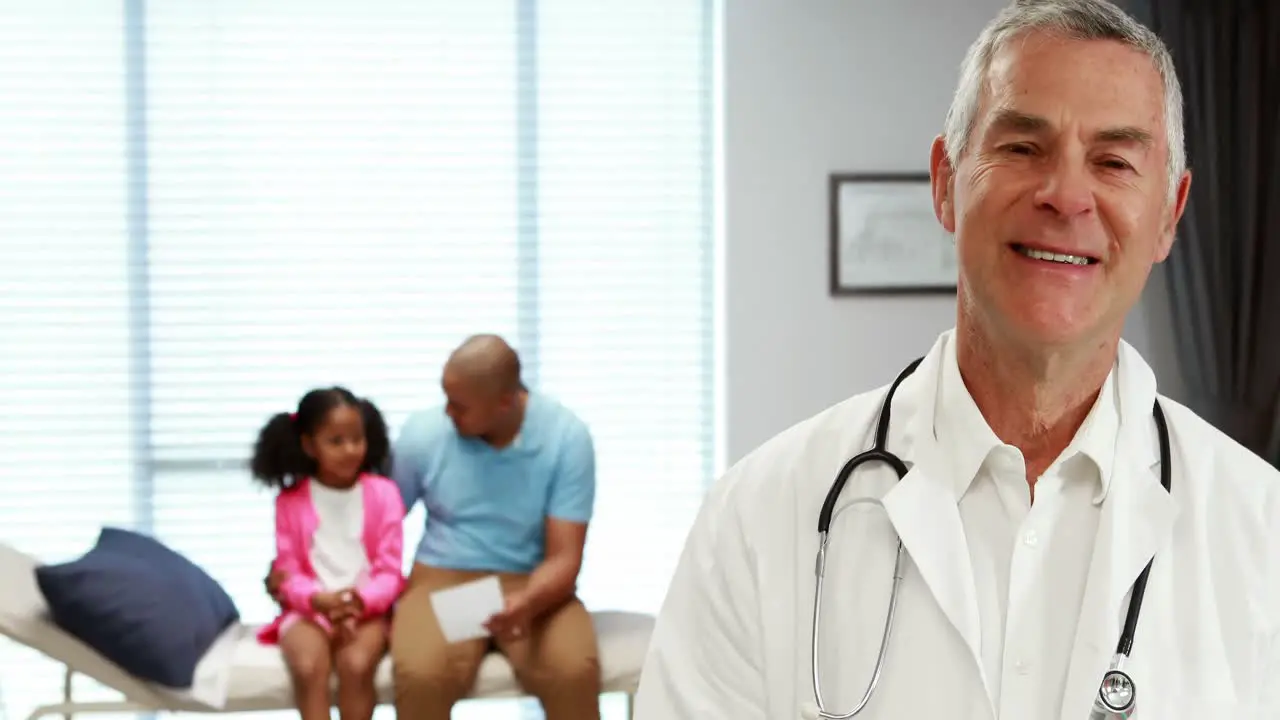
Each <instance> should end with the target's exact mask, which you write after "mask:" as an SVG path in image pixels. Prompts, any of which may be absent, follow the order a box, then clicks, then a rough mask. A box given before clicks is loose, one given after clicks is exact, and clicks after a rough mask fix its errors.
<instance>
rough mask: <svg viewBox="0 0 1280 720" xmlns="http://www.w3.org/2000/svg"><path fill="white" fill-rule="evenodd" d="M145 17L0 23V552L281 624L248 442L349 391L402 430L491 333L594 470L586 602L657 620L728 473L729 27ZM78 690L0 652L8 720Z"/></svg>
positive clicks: (683, 12) (209, 10)
mask: <svg viewBox="0 0 1280 720" xmlns="http://www.w3.org/2000/svg"><path fill="white" fill-rule="evenodd" d="M141 6H142V4H141V3H134V2H128V3H125V8H124V9H123V11H122V9H121V8H120V7H119V6H112V5H111V4H107V3H101V2H97V1H96V0H78V1H72V0H63V1H62V2H58V3H51V2H48V1H47V0H41V1H40V2H36V1H35V0H32V1H31V2H27V3H22V4H20V5H16V6H15V5H14V4H11V6H10V9H6V10H5V11H4V15H5V17H4V18H3V19H4V22H0V109H3V111H4V112H0V154H3V155H4V156H5V157H6V166H7V171H6V173H5V174H3V175H2V176H0V231H3V232H4V233H5V235H6V237H19V238H24V243H23V244H22V245H21V246H19V247H17V248H16V250H10V251H9V252H10V254H11V257H16V261H13V260H10V261H9V262H6V263H5V264H3V268H2V269H0V274H3V276H4V282H3V285H2V286H0V343H3V344H4V352H3V353H0V378H2V379H0V382H3V383H4V384H5V390H6V393H5V396H6V399H7V400H9V401H10V402H9V403H6V404H7V405H9V406H10V407H12V408H13V410H12V411H10V412H7V413H5V414H3V415H0V423H3V424H4V427H5V430H6V432H4V433H3V435H2V436H0V438H2V439H0V472H3V473H4V476H5V477H26V478H30V480H28V481H27V482H26V484H23V485H17V484H16V483H15V484H13V485H7V488H9V494H10V498H9V500H8V501H7V502H6V503H4V505H3V509H0V518H3V522H2V523H0V540H3V541H5V542H11V543H13V544H15V545H17V546H19V547H20V548H22V549H25V550H27V551H29V552H33V553H35V554H37V555H39V556H40V557H41V558H42V559H46V560H58V559H64V558H66V557H71V556H74V555H76V554H78V553H80V552H82V551H83V550H84V549H85V548H86V547H87V545H88V544H89V543H90V542H91V540H92V538H93V537H94V536H95V535H96V532H97V529H98V527H100V526H101V525H103V524H107V523H115V524H123V525H127V526H133V527H137V528H139V529H141V530H144V531H148V532H153V533H155V534H156V535H157V536H158V537H160V538H161V539H162V540H164V541H165V542H167V543H169V544H170V545H171V546H173V547H174V548H175V549H178V550H179V551H181V552H183V553H185V554H187V555H188V556H189V557H190V558H191V559H192V560H194V561H195V562H197V563H199V564H200V565H201V566H202V567H204V568H206V569H207V570H208V571H209V572H210V573H212V574H213V575H214V576H215V577H216V578H217V579H218V580H219V581H220V582H222V583H223V584H224V585H225V587H226V588H227V589H228V591H229V592H230V593H231V594H232V595H233V597H234V598H235V600H236V602H237V604H238V605H239V607H240V609H241V612H242V614H243V615H244V616H245V617H246V619H247V620H248V621H265V620H266V619H268V618H269V617H270V615H271V614H272V612H273V608H272V606H271V603H270V601H269V599H268V598H266V597H265V595H264V594H263V591H262V576H263V574H264V572H265V570H266V566H267V563H268V562H269V559H270V557H271V555H272V552H273V546H272V534H271V530H272V521H271V499H270V496H269V494H268V493H266V492H265V491H261V490H258V489H257V488H256V487H255V486H254V485H253V484H252V483H251V482H250V480H249V478H248V476H247V474H246V472H245V470H244V467H243V463H244V461H245V459H246V458H247V454H248V452H249V449H250V447H251V444H252V442H253V439H254V436H255V434H256V432H257V430H258V428H259V427H260V425H261V423H262V422H263V421H265V419H266V418H267V417H268V416H269V415H270V414H272V413H274V412H278V411H281V410H287V409H289V408H290V407H292V406H293V404H294V403H295V402H296V401H297V398H298V396H299V395H300V394H301V393H302V392H304V391H305V390H306V389H308V388H310V387H314V386H318V385H326V384H332V383H341V384H344V385H347V386H348V387H350V388H351V389H352V390H353V391H355V392H357V393H359V394H363V395H367V396H369V397H371V398H372V399H373V400H374V401H375V402H377V403H378V404H379V406H380V407H381V408H382V410H383V411H384V413H385V414H386V415H387V418H388V420H389V421H390V423H391V424H392V427H393V430H394V429H395V428H396V427H397V426H398V425H399V424H400V423H401V422H402V421H403V420H404V418H405V417H406V416H407V415H408V414H409V413H410V412H412V411H414V410H417V409H420V408H424V407H428V406H430V405H432V404H434V403H437V402H440V401H441V399H442V398H441V395H440V390H439V371H440V367H441V365H442V364H443V362H444V359H445V357H446V355H447V353H448V352H449V350H451V349H452V348H453V347H454V346H456V344H457V343H458V342H459V341H461V340H462V339H463V338H464V337H465V336H466V335H468V334H471V333H473V332H480V331H486V332H498V333H501V334H503V335H504V336H506V337H507V338H509V339H510V340H511V341H512V342H513V344H515V345H516V346H517V348H518V349H519V350H520V352H521V355H522V359H523V360H524V363H525V365H526V368H527V380H528V382H529V383H530V384H531V385H532V386H534V387H536V388H539V389H541V390H544V391H546V392H549V393H551V394H553V395H555V396H557V397H559V398H560V399H562V400H563V401H564V402H566V403H567V404H568V405H570V406H571V407H573V408H574V409H575V410H576V411H577V412H578V413H579V414H580V415H581V416H582V417H583V418H584V419H585V420H586V421H587V422H588V423H589V424H590V425H591V428H592V430H593V433H594V436H595V440H596V445H597V453H598V457H597V462H598V468H599V487H598V491H597V504H596V520H595V522H594V523H593V527H592V531H591V535H590V538H589V544H588V555H587V560H586V567H585V568H584V571H583V576H582V580H581V587H582V594H583V596H584V599H585V600H586V602H587V604H588V605H589V606H592V607H598V608H621V609H635V610H645V611H655V610H656V609H657V607H658V605H659V603H660V602H661V599H662V596H663V594H664V592H665V589H666V583H667V580H668V578H669V576H670V573H671V570H672V569H673V567H674V564H675V561H676V557H677V555H678V553H679V550H680V546H681V543H682V541H683V539H684V535H685V532H686V531H687V528H688V526H689V523H690V522H691V521H692V519H693V516H694V514H695V513H696V511H697V507H698V505H699V503H700V502H701V499H702V493H703V491H704V489H705V487H706V485H707V483H708V482H709V481H710V479H711V474H712V471H713V460H714V458H715V457H716V452H717V448H716V447H715V446H716V440H715V435H714V432H713V430H714V427H715V422H716V418H715V413H714V407H715V404H714V398H713V394H714V393H713V387H714V362H713V350H714V348H713V338H714V332H713V325H714V320H713V311H712V308H713V301H714V298H713V271H714V268H713V262H714V260H713V257H714V252H713V239H712V238H713V232H712V212H713V211H712V208H713V207H714V198H713V197H712V195H713V192H712V182H711V178H712V171H713V168H712V151H711V148H712V141H713V137H712V131H713V124H712V121H711V107H712V106H711V103H712V90H711V87H710V83H711V80H712V67H713V59H712V57H711V51H712V43H711V37H712V27H711V25H712V23H713V13H712V10H711V9H710V3H709V2H706V3H699V2H688V1H687V0H681V1H676V0H660V1H655V2H650V3H643V4H634V3H621V2H606V3H601V2H599V0H591V1H588V0H578V1H576V2H574V1H572V0H541V1H540V2H533V1H532V0H523V1H517V2H514V3H513V2H510V1H509V0H508V1H506V2H491V1H488V0H473V1H472V2H467V3H421V2H409V1H407V0H372V1H371V2H366V3H360V4H356V3H351V2H336V1H330V2H324V3H316V2H314V0H306V1H305V2H304V1H303V0H287V1H284V0H282V1H280V2H274V3H270V4H263V3H260V2H254V1H253V0H216V1H215V0H198V1H196V0H193V1H192V2H185V3H147V4H146V6H145V14H144V13H143V11H142V9H141ZM13 7H17V8H19V9H16V10H15V9H12V8H13ZM122 18H123V22H122ZM11 157H12V158H14V161H13V162H11V161H10V160H9V158H11ZM15 168H16V169H17V171H16V172H15V171H14V169H15ZM421 522H422V518H421V512H420V511H417V512H415V513H414V514H413V515H411V517H410V519H409V520H408V521H407V523H408V524H407V525H406V540H407V542H408V543H410V544H409V546H408V547H409V548H412V547H413V544H416V541H417V539H418V537H419V536H420V534H421ZM636 537H643V538H644V543H643V544H639V543H637V542H635V538H636ZM640 548H643V551H641V550H640ZM406 554H407V555H408V554H410V553H406ZM409 559H410V558H408V557H407V558H406V560H407V561H408V560H409ZM60 686H61V677H60V675H59V674H58V671H57V668H56V667H54V666H53V664H52V663H47V662H42V661H36V660H33V658H32V656H31V654H30V653H27V652H26V651H23V650H21V649H17V648H13V647H12V646H9V645H3V646H0V702H3V706H0V707H3V708H4V709H5V710H7V711H8V712H7V717H8V718H9V720H13V719H14V718H21V717H23V716H25V714H26V713H27V712H29V710H30V709H31V707H33V706H34V705H36V704H39V703H43V702H52V701H54V700H56V699H57V697H58V694H59V692H60ZM527 711H528V708H527V707H521V706H520V705H519V704H516V703H500V704H483V703H472V704H469V706H468V707H465V708H462V709H460V711H459V717H464V716H465V717H481V716H483V717H492V718H498V717H509V718H515V717H525V716H526V715H523V714H521V713H526V712H527ZM386 712H387V710H386V709H383V710H380V714H382V713H386ZM504 713H505V714H504ZM289 716H290V717H292V713H290V714H289ZM388 717H390V716H388Z"/></svg>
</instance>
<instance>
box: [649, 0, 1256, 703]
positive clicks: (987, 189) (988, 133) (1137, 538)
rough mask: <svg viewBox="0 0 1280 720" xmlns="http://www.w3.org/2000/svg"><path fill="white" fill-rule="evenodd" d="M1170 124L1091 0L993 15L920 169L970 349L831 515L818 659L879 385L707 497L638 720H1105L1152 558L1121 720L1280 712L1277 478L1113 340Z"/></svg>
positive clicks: (1181, 195)
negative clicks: (954, 277)
mask: <svg viewBox="0 0 1280 720" xmlns="http://www.w3.org/2000/svg"><path fill="white" fill-rule="evenodd" d="M1181 103H1182V100H1181V90H1180V88H1179V85H1178V81H1177V78H1176V77H1175V74H1174V70H1173V66H1172V63H1171V61H1170V58H1169V55H1168V53H1167V51H1166V50H1165V49H1164V47H1163V46H1162V44H1161V43H1160V41H1159V40H1158V39H1157V38H1156V37H1155V36H1153V35H1152V34H1151V33H1150V32H1149V31H1148V30H1146V29H1145V28H1143V27H1141V26H1140V25H1139V24H1137V23H1135V22H1134V21H1133V20H1132V19H1130V18H1129V17H1128V16H1126V15H1124V14H1123V13H1122V12H1121V11H1119V10H1118V9H1116V8H1115V7H1114V6H1113V5H1110V4H1108V3H1106V2H1103V0H1056V1H1055V0H1042V1H1040V2H1032V1H1027V0H1021V1H1020V2H1017V3H1015V4H1014V5H1012V6H1010V7H1008V8H1007V9H1006V10H1004V11H1003V12H1002V13H1001V14H1000V15H999V16H998V17H997V18H996V19H995V20H993V22H992V23H991V25H989V26H988V28H987V29H986V30H985V31H984V32H983V33H982V34H981V36H980V37H979V38H978V40H977V41H976V42H975V44H974V45H973V47H972V48H971V50H970V52H969V54H968V56H967V57H966V59H965V61H964V64H963V68H962V76H961V78H960V83H959V88H958V91H957V92H956V95H955V100H954V104H953V106H952V108H951V111H950V113H949V114H948V116H947V119H946V125H945V132H944V134H943V135H942V136H941V137H939V138H938V139H937V140H936V141H935V142H934V144H933V149H932V157H931V165H930V169H931V175H932V181H933V197H934V210H935V212H936V214H937V217H938V220H939V222H941V224H942V225H943V226H944V227H945V228H946V229H947V230H948V231H949V232H951V233H954V236H955V242H956V246H957V249H958V254H959V265H960V269H959V303H958V304H959V307H958V313H957V323H956V328H955V329H954V330H952V331H949V332H947V333H945V334H943V335H942V336H941V337H940V338H939V339H938V341H937V343H936V344H935V345H934V346H933V347H932V349H928V348H922V353H923V351H924V350H928V352H927V355H925V357H924V359H923V361H922V362H921V364H920V365H919V366H918V368H916V369H915V371H914V372H913V373H911V374H910V375H909V376H908V377H907V378H906V379H905V380H904V381H903V382H902V383H901V385H900V386H899V387H898V389H897V391H896V394H895V397H894V399H893V403H892V413H891V415H890V422H889V423H888V426H887V443H886V449H887V450H888V451H889V452H892V453H894V454H896V455H898V456H900V457H901V458H902V459H903V460H904V461H905V462H906V464H907V465H908V466H909V471H908V472H907V473H906V475H905V477H903V478H902V479H901V480H900V481H899V480H898V476H897V474H896V473H895V472H894V470H892V469H890V467H889V466H887V465H886V464H884V463H871V464H868V465H864V466H863V467H862V468H860V469H858V470H857V471H856V472H855V473H854V474H853V476H852V477H851V478H850V480H849V481H848V484H847V485H846V486H845V489H844V492H843V494H842V495H841V496H840V501H839V502H838V503H837V504H836V512H835V514H834V519H833V521H832V522H831V526H830V534H829V546H828V548H827V553H826V558H825V563H826V564H825V568H826V570H825V575H824V585H823V589H822V610H821V617H820V619H821V623H820V627H819V631H818V634H817V637H818V640H819V644H818V650H817V652H816V653H814V652H813V651H812V646H811V628H812V623H813V620H814V596H815V581H816V578H815V558H816V555H817V553H818V547H819V542H818V539H819V538H818V518H819V512H820V510H821V508H822V505H823V500H824V498H825V497H826V495H827V492H828V490H829V488H830V487H831V485H832V482H833V480H834V479H835V477H836V475H837V473H838V472H839V471H840V469H841V467H842V466H843V465H844V464H845V462H846V461H847V460H848V459H849V458H850V457H852V456H854V455H856V454H858V453H860V452H862V451H864V450H865V449H867V448H868V447H869V446H870V445H871V444H872V440H873V435H874V430H875V426H876V424H877V420H878V418H879V417H880V414H881V405H882V403H883V401H884V399H885V396H886V392H887V390H888V383H887V381H888V380H890V378H886V385H885V386H883V387H880V388H878V389H875V390H872V391H870V392H867V393H865V394H861V395H857V396H855V397H852V398H850V399H848V400H846V401H844V402H842V403H840V404H838V405H835V406H834V407H832V408H830V409H828V410H826V411H825V412H822V413H820V414H818V415H816V416H815V417H812V418H810V419H808V420H806V421H804V422H801V423H799V424H798V425H796V426H794V427H792V428H790V429H788V430H786V431H785V432H783V433H781V434H780V435H778V436H777V437H775V438H773V439H772V440H770V441H768V442H767V443H765V444H764V445H763V446H762V447H760V448H758V449H757V450H756V451H754V452H753V453H751V454H750V455H749V456H748V457H746V458H745V459H743V460H742V461H740V462H738V463H737V464H736V465H735V466H734V467H733V468H732V469H731V470H730V471H729V472H728V474H727V476H726V477H724V478H723V479H722V480H721V481H720V482H719V483H718V484H717V486H716V487H715V489H714V490H713V492H712V493H711V494H710V496H709V497H708V499H707V501H706V504H705V507H704V509H703V511H702V512H701V514H700V516H699V518H698V520H697V521H696V524H695V526H694V528H693V530H692V532H691V534H690V536H689V538H688V544H687V547H686V549H685V552H684V554H683V556H682V558H681V560H680V562H679V566H678V569H677V571H676V573H675V577H674V579H673V581H672V584H671V587H670V591H669V595H668V597H667V599H666V602H665V604H664V606H663V609H662V611H661V615H660V617H659V620H658V624H657V628H656V630H655V634H654V637H653V640H652V645H651V650H650V654H649V657H648V661H647V664H646V665H645V668H644V672H643V675H642V678H641V682H640V689H639V693H638V696H637V699H636V707H635V717H636V718H638V719H639V720H730V719H732V720H766V719H767V720H784V719H790V718H803V717H809V718H815V717H820V716H821V717H841V716H845V715H847V714H848V713H849V712H850V711H852V710H854V709H855V708H857V707H858V706H859V705H860V704H861V703H862V701H863V699H864V695H866V693H867V690H868V687H869V686H871V685H873V684H874V691H873V692H872V693H871V694H870V696H869V697H868V698H867V699H866V702H865V704H864V705H863V706H862V709H861V711H860V712H859V713H858V714H857V717H859V718H876V719H877V720H885V719H892V720H906V719H911V720H916V719H919V720H943V719H946V720H957V719H969V718H974V719H978V718H1000V719H1002V720H1041V719H1048V718H1061V719H1062V720H1086V718H1090V717H1115V716H1117V715H1114V714H1113V715H1108V714H1106V713H1105V712H1104V713H1101V714H1092V713H1094V708H1095V703H1096V702H1097V700H1098V698H1099V690H1100V686H1101V684H1102V681H1103V676H1104V674H1106V673H1107V671H1108V670H1109V669H1110V668H1111V667H1112V663H1113V659H1114V657H1115V655H1116V653H1117V649H1118V648H1117V644H1118V641H1119V639H1120V636H1121V633H1122V627H1123V624H1124V619H1125V617H1126V615H1127V613H1128V610H1129V607H1130V600H1131V597H1130V594H1131V593H1130V591H1131V589H1132V587H1133V586H1134V583H1135V581H1136V580H1137V579H1138V577H1139V575H1140V573H1141V572H1142V571H1143V568H1144V567H1146V566H1147V565H1148V563H1149V562H1150V563H1151V571H1150V574H1149V580H1148V583H1147V585H1146V592H1145V597H1144V600H1143V602H1142V603H1141V606H1140V607H1141V610H1140V613H1139V616H1138V623H1137V625H1136V632H1135V633H1134V642H1133V646H1132V649H1131V652H1130V653H1129V657H1128V660H1127V662H1125V663H1124V664H1123V668H1122V669H1123V670H1125V671H1126V672H1127V673H1128V674H1129V676H1130V679H1131V680H1132V683H1133V689H1134V690H1135V691H1136V696H1135V702H1136V705H1135V708H1134V712H1133V714H1132V717H1133V718H1136V719H1137V720H1144V719H1147V718H1150V719H1152V720H1170V719H1173V718H1189V719H1190V718H1195V719H1196V720H1207V719H1209V718H1213V719H1215V720H1216V719H1219V718H1221V719H1222V720H1236V719H1238V718H1243V717H1250V718H1264V717H1266V718H1274V717H1278V716H1280V711H1278V710H1277V705H1276V704H1275V699H1274V698H1275V696H1276V695H1277V694H1280V667H1278V666H1277V664H1276V660H1275V655H1276V650H1277V640H1276V637H1277V629H1278V627H1280V475H1278V473H1277V472H1276V470H1274V469H1273V468H1272V467H1270V466H1269V465H1268V464H1267V463H1265V462H1263V461H1262V460H1260V459H1259V458H1257V457H1256V456H1254V455H1252V454H1250V453H1249V452H1248V451H1246V450H1245V449H1244V448H1242V447H1241V446H1239V445H1237V444H1236V443H1234V442H1233V441H1231V440H1230V439H1228V438H1227V437H1226V436H1225V435H1223V434H1222V433H1220V432H1218V431H1217V430H1215V429H1214V428H1213V427H1211V426H1210V425H1208V424H1207V423H1206V422H1205V421H1203V420H1201V419H1200V418H1199V417H1197V416H1196V415H1195V414H1193V413H1192V412H1191V411H1190V410H1188V409H1187V408H1185V407H1183V406H1181V405H1179V404H1177V403H1175V402H1173V401H1170V400H1168V399H1166V398H1164V397H1161V396H1159V395H1158V394H1157V389H1156V382H1155V379H1154V377H1153V374H1152V371H1151V370H1150V368H1149V367H1148V366H1147V363H1146V362H1144V361H1143V359H1142V358H1141V357H1140V356H1139V355H1138V353H1137V352H1136V351H1135V350H1134V349H1133V348H1131V347H1129V346H1128V345H1126V344H1125V343H1123V342H1122V341H1121V340H1120V333H1121V326H1122V324H1123V322H1124V318H1125V314H1126V313H1127V312H1128V311H1129V309H1130V308H1131V307H1132V306H1133V305H1134V303H1135V301H1136V300H1137V299H1138V297H1139V295H1140V294H1141V292H1142V289H1143V286H1144V284H1145V283H1146V280H1147V276H1148V274H1149V272H1150V271H1151V268H1152V265H1153V263H1156V262H1160V261H1163V260H1164V259H1165V257H1166V256H1167V255H1168V254H1169V250H1170V246H1171V245H1172V243H1173V242H1174V232H1175V227H1176V225H1177V222H1178V220H1179V218H1180V216H1181V215H1182V212H1183V207H1184V204H1185V202H1186V198H1187V191H1188V187H1189V184H1190V176H1189V174H1188V173H1187V171H1186V170H1185V167H1184V164H1185V161H1184V156H1183V150H1182V135H1183V131H1182V118H1181ZM1157 399H1158V400H1159V407H1160V408H1161V409H1162V413H1163V417H1164V419H1165V420H1166V424H1167V429H1168V436H1169V463H1168V467H1167V468H1166V467H1164V463H1162V462H1161V460H1160V458H1161V450H1160V443H1159V441H1158V438H1159V435H1160V433H1159V432H1158V427H1159V426H1158V424H1157V422H1156V416H1155V412H1154V404H1155V402H1156V401H1157ZM1162 469H1163V470H1168V471H1169V476H1170V481H1171V488H1170V490H1169V491H1166V490H1165V489H1164V487H1163V486H1162V484H1161V474H1162V473H1161V471H1162ZM860 497H872V498H877V499H879V500H880V501H881V502H882V505H877V504H868V503H863V504H856V505H851V504H850V503H851V502H852V501H853V500H855V499H857V498H860ZM899 538H900V539H901V542H902V544H903V548H904V553H903V561H902V566H901V573H900V574H901V577H902V579H901V585H900V589H899V595H898V599H897V603H896V607H895V608H894V618H893V621H894V624H893V632H892V634H891V636H890V638H889V640H888V642H887V643H886V645H885V653H884V657H883V662H882V664H881V665H880V671H879V673H878V675H877V674H875V669H876V667H877V661H878V659H879V658H880V648H881V640H882V638H883V635H884V628H885V621H886V619H887V613H888V610H889V598H890V594H891V589H892V585H893V578H894V575H895V572H894V562H895V551H896V549H897V543H898V540H899ZM814 655H816V662H815V658H814ZM815 665H816V666H817V670H818V671H820V673H821V676H820V677H821V685H820V687H821V696H822V697H821V700H822V703H821V705H822V709H823V710H825V713H826V714H825V715H820V711H819V703H818V698H817V693H815V688H814V680H813V672H814V669H815ZM1109 689H1114V687H1113V686H1109ZM1101 707H1102V709H1103V710H1106V707H1105V706H1101Z"/></svg>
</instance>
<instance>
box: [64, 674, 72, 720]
mask: <svg viewBox="0 0 1280 720" xmlns="http://www.w3.org/2000/svg"><path fill="white" fill-rule="evenodd" d="M74 676H75V672H74V671H72V670H71V666H70V665H68V666H67V671H66V673H64V674H63V676H62V702H64V703H66V704H67V705H70V704H71V681H72V678H73V677H74ZM62 720H71V713H70V712H66V713H63V714H62Z"/></svg>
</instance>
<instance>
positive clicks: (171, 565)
mask: <svg viewBox="0 0 1280 720" xmlns="http://www.w3.org/2000/svg"><path fill="white" fill-rule="evenodd" d="M97 548H98V549H101V550H106V551H108V552H112V553H117V554H124V555H129V556H132V557H137V558H141V559H143V560H147V561H150V562H152V563H155V565H156V566H157V567H158V568H162V569H163V570H164V571H165V572H168V573H172V574H173V575H174V576H176V577H181V578H182V580H183V582H184V583H186V586H187V589H188V590H189V591H191V592H192V593H193V594H194V595H196V596H197V597H198V598H199V600H200V603H201V604H200V611H201V612H202V613H207V615H206V616H205V617H208V618H210V619H212V620H213V621H214V622H215V623H217V624H218V625H219V632H221V630H222V629H225V628H226V627H227V626H228V625H230V624H231V623H233V622H235V621H237V620H239V619H240V613H239V611H238V610H237V609H236V604H235V603H234V602H233V601H232V600H231V596H230V595H228V594H227V592H226V591H225V590H223V589H222V586H221V585H219V584H218V581H217V580H214V579H213V578H211V577H209V574H208V573H206V572H205V571H204V570H202V569H200V567H199V566H197V565H195V564H194V563H192V562H191V561H190V560H187V559H186V558H185V557H183V556H182V555H180V554H178V553H177V552H175V551H174V550H173V549H171V548H169V547H168V546H166V545H165V544H163V543H161V542H160V541H158V540H156V539H155V538H153V537H151V536H149V535H143V534H141V533H136V532H133V531H132V530H124V529H121V528H114V527H104V528H102V532H101V533H99V535H98V544H97Z"/></svg>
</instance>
